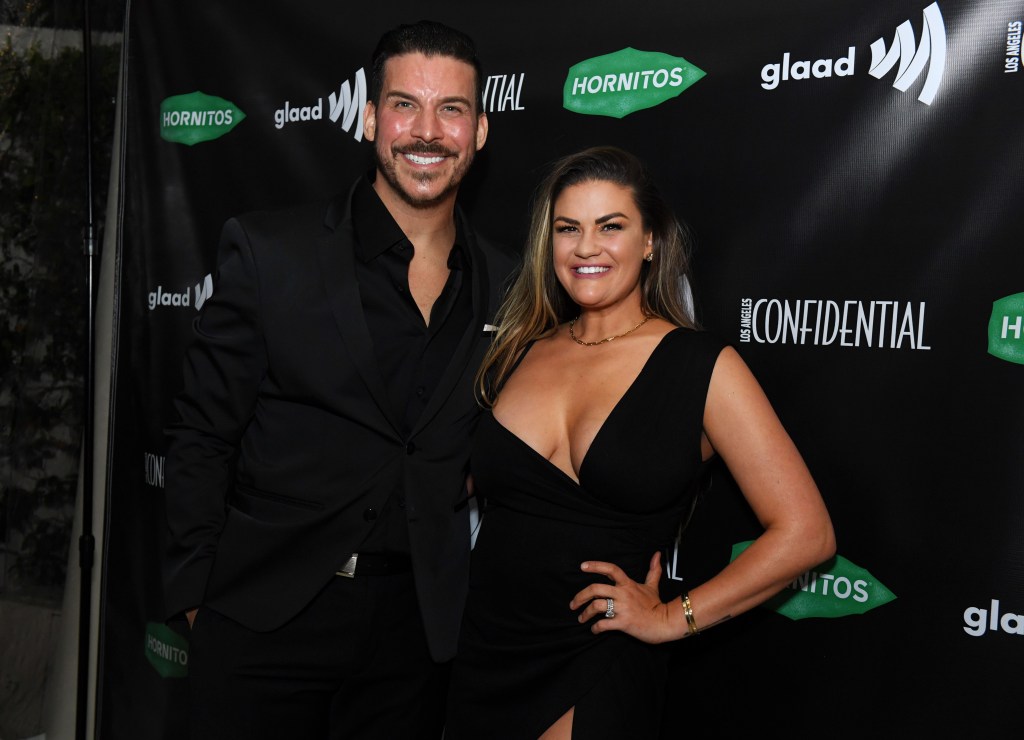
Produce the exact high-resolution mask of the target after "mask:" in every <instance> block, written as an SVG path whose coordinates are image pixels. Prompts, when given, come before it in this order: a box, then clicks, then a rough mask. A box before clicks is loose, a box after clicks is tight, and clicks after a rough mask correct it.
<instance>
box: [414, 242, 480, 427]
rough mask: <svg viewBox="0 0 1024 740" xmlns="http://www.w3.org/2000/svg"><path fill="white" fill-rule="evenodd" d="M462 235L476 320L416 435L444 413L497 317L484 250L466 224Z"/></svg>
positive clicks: (425, 409) (443, 377)
mask: <svg viewBox="0 0 1024 740" xmlns="http://www.w3.org/2000/svg"><path fill="white" fill-rule="evenodd" d="M462 233H464V234H465V235H466V240H467V242H468V243H469V244H468V248H469V249H470V250H471V251H472V263H473V281H472V282H473V286H472V288H473V290H472V292H473V316H472V317H471V318H470V322H469V327H467V329H466V331H465V333H463V335H462V339H461V340H460V341H459V344H458V346H457V347H456V349H455V352H453V353H452V358H451V361H450V362H449V363H448V367H447V368H445V371H444V374H443V375H442V376H441V379H440V380H439V381H438V384H437V388H436V389H435V390H434V393H433V395H432V396H431V397H430V401H429V403H427V406H426V408H424V409H423V413H422V414H421V415H420V418H419V420H418V421H417V422H416V426H415V428H414V429H413V433H414V434H415V433H417V432H419V431H420V430H421V429H423V427H425V426H426V425H427V424H428V423H429V422H430V420H431V419H433V418H434V416H435V415H436V414H437V412H438V411H440V410H441V407H442V406H443V405H444V404H445V402H446V401H447V400H448V397H449V396H450V395H451V394H452V391H454V390H455V387H456V385H457V384H458V382H459V380H460V379H461V378H462V376H463V373H464V372H465V370H466V365H467V363H468V362H469V361H470V360H471V359H472V358H474V357H476V356H477V351H476V350H477V349H478V348H479V346H480V343H481V342H483V341H485V339H488V338H489V334H487V333H485V331H484V322H485V321H491V320H492V318H491V317H493V315H494V307H492V306H491V305H490V304H491V302H492V298H491V291H490V281H489V280H488V267H487V256H486V254H485V253H484V250H482V249H480V248H479V247H478V246H477V244H476V241H475V240H474V238H473V236H472V233H471V232H470V230H469V228H468V227H467V226H466V225H465V224H464V228H463V231H462Z"/></svg>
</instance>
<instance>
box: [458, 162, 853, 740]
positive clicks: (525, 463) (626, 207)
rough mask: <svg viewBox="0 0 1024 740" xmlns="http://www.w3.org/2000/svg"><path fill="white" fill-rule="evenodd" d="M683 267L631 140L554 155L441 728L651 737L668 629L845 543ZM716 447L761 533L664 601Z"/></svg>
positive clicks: (484, 389) (730, 610) (513, 300)
mask: <svg viewBox="0 0 1024 740" xmlns="http://www.w3.org/2000/svg"><path fill="white" fill-rule="evenodd" d="M687 272H688V265H687V242H686V238H685V235H684V231H683V229H682V226H681V225H680V223H679V222H678V221H677V219H676V218H675V216H674V215H673V214H672V212H671V210H670V209H669V208H668V206H667V205H666V203H665V202H664V200H663V199H662V198H661V196H660V195H659V193H658V190H657V188H656V186H655V185H654V183H653V182H652V181H651V179H650V177H649V175H648V174H647V172H646V171H645V169H644V167H643V166H642V164H641V163H640V162H639V161H638V160H637V159H636V158H635V157H634V156H632V155H631V154H629V153H627V152H625V151H623V150H621V149H618V148H615V147H598V148H593V149H588V150H586V151H583V152H580V153H578V154H573V155H570V156H567V157H565V158H563V159H561V160H559V161H558V162H556V163H555V165H554V167H553V169H552V170H551V172H550V174H549V175H548V176H547V178H546V179H545V180H544V181H543V182H542V183H541V185H540V188H539V190H538V192H537V196H536V199H535V202H534V211H533V215H532V221H531V229H530V237H529V242H528V245H527V251H526V253H525V255H524V266H523V269H522V272H521V273H520V275H519V277H518V279H517V281H516V283H515V284H514V285H513V287H512V289H511V291H510V294H509V296H508V298H507V300H506V302H505V304H504V306H503V308H502V310H501V311H500V313H499V316H498V321H499V330H498V333H497V336H496V338H495V341H494V343H493V346H492V348H491V351H490V352H489V354H488V356H487V357H486V358H485V360H484V364H483V367H482V368H481V371H480V375H479V378H478V380H479V383H480V390H481V395H482V398H483V401H484V402H485V405H487V406H489V407H490V411H491V413H489V414H484V415H483V417H482V419H481V421H480V427H479V429H478V432H477V439H476V441H475V443H474V450H473V457H472V463H471V465H472V471H471V472H472V476H473V484H474V487H475V493H476V495H478V496H480V497H481V498H482V500H483V510H484V514H483V521H482V526H481V529H480V532H479V535H478V538H477V541H476V546H475V549H474V552H473V559H472V574H471V578H470V593H469V600H468V604H467V608H466V613H465V618H464V621H463V630H462V636H461V644H460V651H459V654H458V656H457V657H456V660H455V664H454V667H453V678H452V687H451V694H450V700H449V715H448V725H447V728H446V734H445V738H446V740H463V739H464V738H473V739H474V740H479V739H480V738H489V739H501V738H508V739H509V740H534V738H543V739H544V740H568V739H569V738H570V737H575V738H585V739H586V740H599V739H601V738H614V739H615V740H623V738H631V739H633V738H654V737H657V735H658V732H659V729H660V725H661V707H662V702H663V698H664V687H665V678H666V667H667V652H666V650H665V646H664V645H663V644H662V643H666V642H668V641H670V640H677V639H680V638H685V637H688V636H690V635H694V634H696V633H697V632H698V631H699V630H701V629H706V628H707V627H709V626H712V625H715V624H718V623H720V622H722V621H723V620H725V619H728V618H730V617H733V616H736V615H738V614H741V613H743V612H745V611H747V610H749V609H751V608H753V607H755V606H757V605H758V604H760V603H762V602H763V601H765V600H766V599H768V598H769V597H771V596H772V595H774V594H775V593H777V592H779V591H781V590H782V589H783V588H784V587H785V586H786V585H787V584H788V583H789V582H790V581H791V580H792V579H793V578H794V577H796V576H797V575H799V574H800V573H803V572H804V571H806V570H807V569H808V568H811V567H813V566H815V565H818V564H819V563H821V562H823V561H825V560H827V559H828V558H830V557H831V556H832V555H833V553H834V552H835V539H834V534H833V530H832V524H831V521H830V518H829V515H828V512H827V510H826V508H825V505H824V503H823V501H822V498H821V496H820V494H819V492H818V489H817V487H816V485H815V483H814V481H813V480H812V478H811V475H810V473H809V472H808V470H807V467H806V465H805V464H804V462H803V460H802V458H801V456H800V454H799V452H798V451H797V450H796V448H795V446H794V445H793V442H792V440H791V439H790V437H789V436H788V434H787V433H786V431H785V430H784V429H783V427H782V425H781V423H780V421H779V419H778V418H777V416H776V415H775V413H774V411H773V410H772V407H771V405H770V404H769V402H768V400H767V399H766V397H765V395H764V393H763V392H762V390H761V388H760V386H759V385H758V383H757V381H756V380H755V379H754V377H753V375H752V374H751V373H750V371H749V369H748V368H747V367H746V365H745V364H744V363H743V361H742V360H741V359H740V356H739V355H738V354H737V352H736V351H735V350H734V349H732V348H731V347H729V346H727V345H725V344H724V343H723V342H722V341H721V340H719V339H717V338H715V337H714V336H713V335H712V334H710V333H707V332H702V331H698V330H696V328H695V327H694V322H693V321H692V320H691V319H690V318H689V311H688V310H687V308H686V297H687V296H686V292H685V291H686V285H687V283H686V276H687ZM716 454H717V455H719V456H721V458H722V459H723V460H724V462H725V463H726V465H727V466H728V468H729V470H730V472H731V473H732V475H733V477H734V478H735V480H736V482H737V483H738V484H739V486H740V488H741V490H742V491H743V494H744V496H745V497H746V499H747V501H748V502H749V504H750V506H751V508H752V509H753V511H754V513H755V514H756V515H757V517H758V519H759V521H760V522H761V524H762V525H763V527H764V533H763V534H762V535H761V536H760V537H758V538H757V540H756V541H755V542H754V543H753V544H752V545H751V546H750V547H749V548H748V549H746V550H745V551H744V552H743V553H742V554H741V555H739V556H738V557H737V558H736V559H735V560H734V561H733V562H732V563H730V564H729V565H728V566H726V567H725V568H724V569H723V570H722V571H721V572H719V573H718V574H717V575H715V576H714V577H713V578H711V579H710V580H708V581H706V582H705V583H702V584H700V585H698V586H696V587H694V588H693V589H692V590H690V591H689V593H688V594H686V595H684V597H682V598H675V599H673V600H672V601H670V602H668V603H665V602H662V600H661V598H660V596H659V589H658V585H659V581H660V579H661V576H662V568H661V551H662V550H665V549H667V548H669V547H670V546H671V544H672V540H673V538H674V536H675V534H676V532H677V531H678V526H679V522H680V520H681V518H682V517H683V515H684V513H685V512H687V511H688V510H689V509H690V507H691V505H692V502H693V498H694V496H695V495H696V490H697V487H698V486H699V483H700V480H701V478H702V476H703V475H704V474H705V472H706V471H705V468H706V463H707V462H708V461H709V460H710V459H711V458H712V456H714V455H716Z"/></svg>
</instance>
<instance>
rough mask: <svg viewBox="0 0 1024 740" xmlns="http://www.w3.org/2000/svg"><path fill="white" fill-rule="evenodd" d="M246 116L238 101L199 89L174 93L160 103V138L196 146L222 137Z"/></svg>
mask: <svg viewBox="0 0 1024 740" xmlns="http://www.w3.org/2000/svg"><path fill="white" fill-rule="evenodd" d="M244 119H245V114H244V113H243V112H242V111H241V110H239V109H238V108H237V107H236V106H235V104H234V103H231V102H229V101H227V100H225V99H224V98H218V97H216V96H215V95H207V94H206V93H203V92H199V91H198V90H196V91H195V92H191V93H188V94H187V95H172V96H171V97H169V98H165V99H164V101H163V102H162V103H160V138H161V139H163V140H164V141H170V142H172V143H176V144H187V145H188V146H193V145H194V144H198V143H199V142H201V141H212V140H213V139H219V138H220V137H221V136H223V135H224V134H226V133H228V132H229V131H231V129H233V128H234V127H235V126H237V125H238V124H239V123H241V122H242V121H243V120H244Z"/></svg>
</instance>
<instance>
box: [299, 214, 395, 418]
mask: <svg viewBox="0 0 1024 740" xmlns="http://www.w3.org/2000/svg"><path fill="white" fill-rule="evenodd" d="M350 203H351V194H350V197H349V199H348V200H347V201H345V202H344V204H342V203H341V202H340V201H334V202H333V203H332V204H331V207H330V208H329V209H328V213H327V217H326V226H327V227H328V233H327V234H325V235H324V236H322V237H320V239H319V243H318V244H317V255H318V257H319V259H320V265H321V267H322V268H323V270H322V280H323V289H324V294H325V295H326V296H327V302H328V305H329V306H330V308H331V314H332V315H333V316H334V322H335V324H336V325H337V327H338V333H339V334H341V339H342V341H343V342H344V343H345V346H346V347H348V349H349V354H350V357H351V358H352V363H353V364H354V365H355V366H356V368H357V369H358V371H359V374H360V376H362V378H363V382H365V383H366V387H367V388H368V389H369V392H370V396H371V397H372V398H373V401H374V403H376V405H377V407H378V408H379V409H380V411H381V413H382V414H383V416H384V417H385V418H386V419H387V422H388V424H389V425H390V427H391V430H392V431H394V432H395V433H396V434H398V433H399V431H398V430H399V426H398V424H397V423H396V421H395V417H394V413H393V411H392V409H391V404H390V402H389V400H388V394H387V390H386V389H385V387H384V380H383V378H382V377H381V374H380V368H379V367H378V366H377V358H376V355H375V354H374V349H373V339H372V338H371V337H370V330H369V329H368V328H367V326H366V318H365V317H364V315H363V304H362V300H361V298H360V296H359V284H358V283H357V282H356V276H355V249H354V245H355V235H354V233H353V230H352V219H351V215H350V213H349V206H350Z"/></svg>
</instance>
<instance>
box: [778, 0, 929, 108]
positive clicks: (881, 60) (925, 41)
mask: <svg viewBox="0 0 1024 740" xmlns="http://www.w3.org/2000/svg"><path fill="white" fill-rule="evenodd" d="M792 56H793V55H792V54H790V52H788V51H787V52H785V53H784V54H783V55H782V62H781V63H773V64H766V65H765V66H764V67H762V68H761V87H763V88H764V89H765V90H774V89H775V88H777V87H778V86H779V83H781V82H786V81H789V80H809V79H811V78H812V77H813V78H815V79H823V78H827V77H832V76H833V75H835V76H836V77H848V76H850V75H852V74H853V73H854V68H855V66H856V61H857V48H856V47H854V46H851V47H849V48H848V49H847V50H846V55H845V56H840V57H837V58H834V59H828V58H825V59H816V60H814V61H811V60H809V59H808V60H798V61H793V59H792ZM897 64H898V65H899V66H898V67H897V69H896V77H895V79H894V80H893V83H892V86H893V87H894V88H896V89H897V90H899V91H900V92H906V91H907V90H908V89H909V88H910V86H911V85H913V84H914V83H915V82H916V81H917V80H918V78H920V76H921V73H922V72H924V70H925V67H927V68H928V73H927V74H926V75H925V78H924V85H923V87H922V88H921V92H920V94H919V95H918V96H917V99H918V100H920V101H921V102H922V103H925V104H926V105H931V103H932V101H933V100H934V99H935V95H936V93H937V92H938V90H939V85H940V84H941V82H942V74H943V72H944V71H945V67H946V27H945V25H944V24H943V21H942V13H940V12H939V4H938V3H932V4H931V5H929V6H928V7H927V8H925V9H924V22H923V24H922V27H921V40H920V43H918V42H917V41H916V39H915V36H914V28H913V26H912V25H911V24H910V21H909V20H907V21H904V22H903V23H901V24H900V25H899V26H897V28H896V35H895V37H894V38H893V40H892V44H890V45H889V46H888V47H886V44H885V40H884V39H882V38H879V39H876V40H875V41H874V42H872V44H871V64H870V66H869V67H868V74H869V75H871V76H872V77H874V78H876V79H879V80H880V79H882V78H883V77H885V76H886V75H887V74H889V72H890V71H892V69H893V68H894V67H896V66H897Z"/></svg>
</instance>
